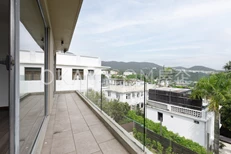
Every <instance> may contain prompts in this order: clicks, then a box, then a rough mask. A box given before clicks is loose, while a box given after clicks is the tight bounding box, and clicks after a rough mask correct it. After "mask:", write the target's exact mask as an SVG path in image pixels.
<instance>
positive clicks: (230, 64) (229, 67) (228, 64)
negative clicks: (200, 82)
mask: <svg viewBox="0 0 231 154" xmlns="http://www.w3.org/2000/svg"><path fill="white" fill-rule="evenodd" d="M223 68H224V69H225V70H226V71H231V61H229V62H228V63H226V64H225V66H224V67H223Z"/></svg>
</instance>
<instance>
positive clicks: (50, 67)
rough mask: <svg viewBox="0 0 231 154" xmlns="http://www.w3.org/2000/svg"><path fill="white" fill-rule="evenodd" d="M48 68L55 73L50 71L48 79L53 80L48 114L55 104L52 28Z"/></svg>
mask: <svg viewBox="0 0 231 154" xmlns="http://www.w3.org/2000/svg"><path fill="white" fill-rule="evenodd" d="M48 48H49V49H48V51H49V52H48V55H49V56H48V57H49V60H48V69H49V70H50V71H51V72H52V73H53V74H52V73H48V81H52V82H51V83H50V84H49V85H48V104H47V107H48V109H47V111H48V115H49V114H50V113H51V111H52V106H53V95H54V82H55V81H56V80H55V78H54V77H55V75H54V74H55V72H54V39H53V33H52V29H50V30H49V43H48Z"/></svg>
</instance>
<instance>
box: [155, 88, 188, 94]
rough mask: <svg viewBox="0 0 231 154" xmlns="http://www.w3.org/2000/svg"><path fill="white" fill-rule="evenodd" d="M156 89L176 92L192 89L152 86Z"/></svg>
mask: <svg viewBox="0 0 231 154" xmlns="http://www.w3.org/2000/svg"><path fill="white" fill-rule="evenodd" d="M152 89H154V90H160V91H171V92H175V93H183V92H187V91H190V89H186V88H185V89H183V88H172V87H157V88H152Z"/></svg>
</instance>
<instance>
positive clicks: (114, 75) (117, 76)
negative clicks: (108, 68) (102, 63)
mask: <svg viewBox="0 0 231 154" xmlns="http://www.w3.org/2000/svg"><path fill="white" fill-rule="evenodd" d="M111 78H112V79H124V77H123V75H116V74H113V75H111Z"/></svg>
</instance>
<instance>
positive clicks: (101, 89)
mask: <svg viewBox="0 0 231 154" xmlns="http://www.w3.org/2000/svg"><path fill="white" fill-rule="evenodd" d="M102 79H103V78H102V74H101V85H100V92H101V94H100V97H101V99H100V101H101V104H100V109H101V110H103V80H102Z"/></svg>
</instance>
